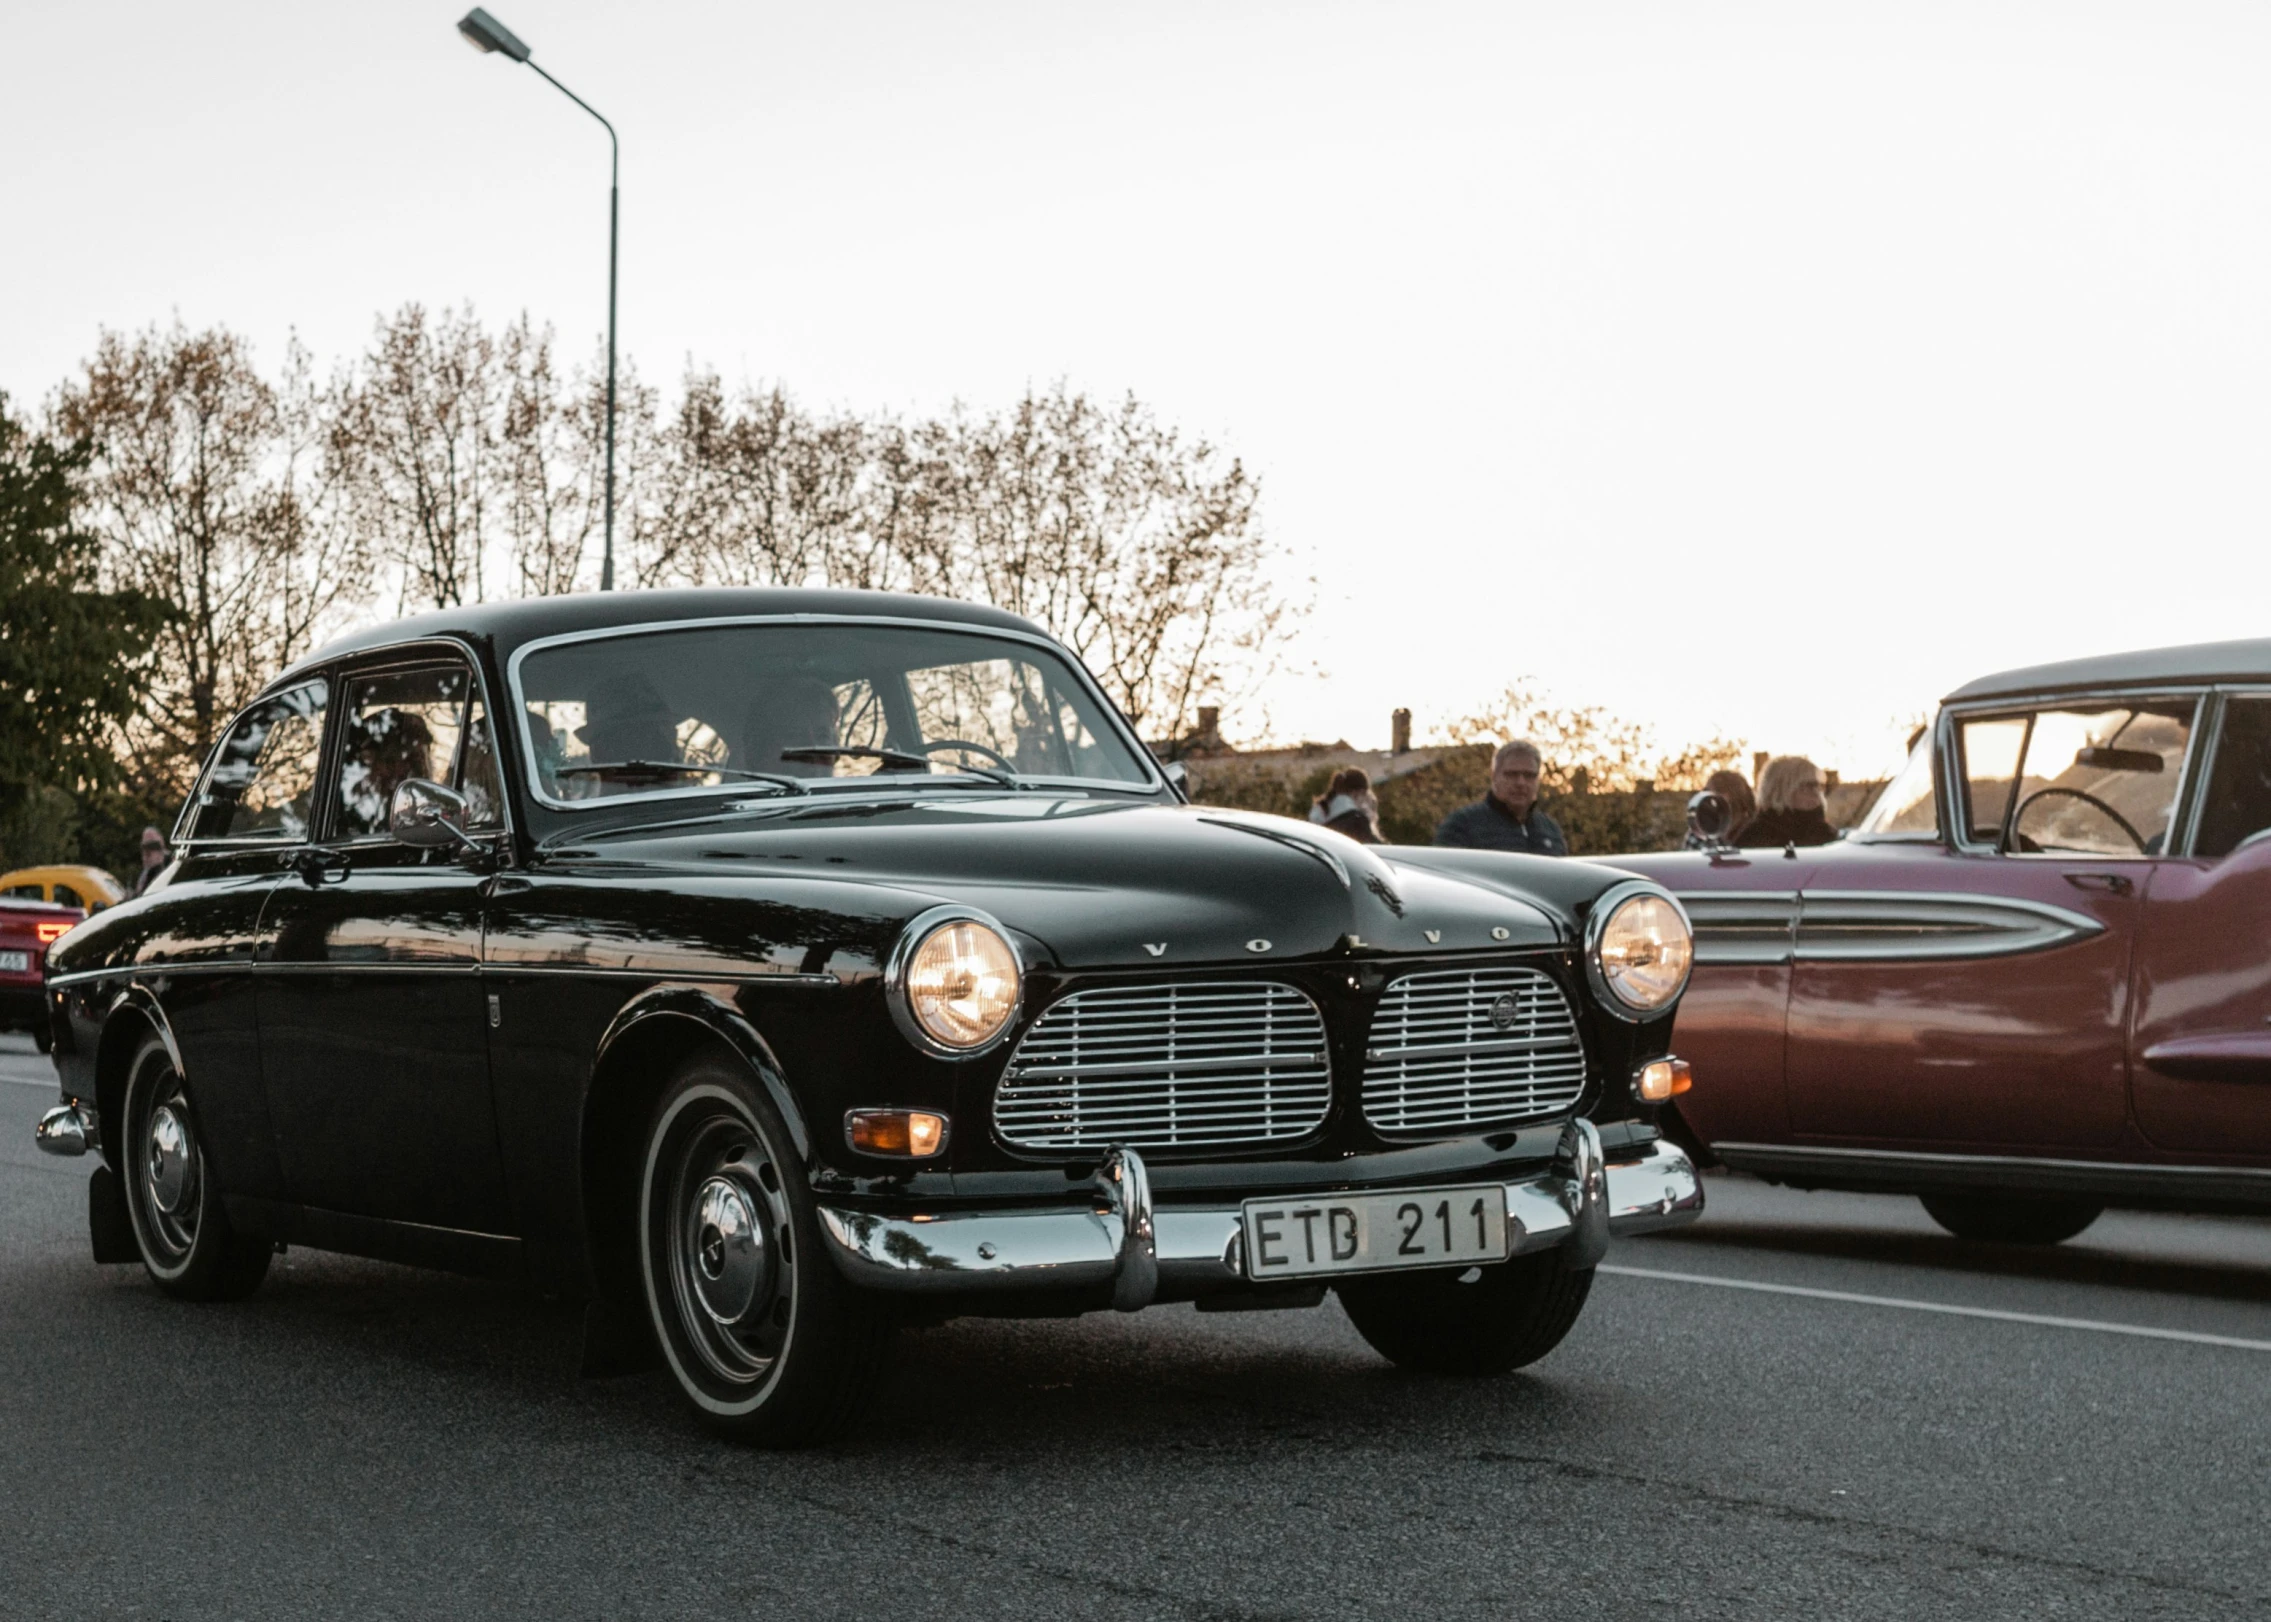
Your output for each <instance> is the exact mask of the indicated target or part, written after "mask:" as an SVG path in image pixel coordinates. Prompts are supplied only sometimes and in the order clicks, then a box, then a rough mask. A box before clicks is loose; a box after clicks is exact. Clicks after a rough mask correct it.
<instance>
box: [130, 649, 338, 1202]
mask: <svg viewBox="0 0 2271 1622" xmlns="http://www.w3.org/2000/svg"><path fill="white" fill-rule="evenodd" d="M329 691H330V690H329V687H328V685H327V684H326V683H325V682H323V681H321V680H316V681H309V682H302V683H299V684H297V685H295V686H293V687H291V688H289V689H287V690H285V691H283V692H281V693H277V694H274V695H272V696H270V697H268V698H265V699H262V700H261V701H259V702H258V703H255V704H253V705H251V706H249V707H248V708H247V709H246V710H245V711H244V712H243V713H242V714H241V715H239V716H238V717H237V718H236V719H235V720H234V721H233V722H231V723H230V725H229V729H228V731H227V732H226V733H224V734H223V735H222V738H221V741H220V743H219V745H218V746H217V747H216V748H215V749H214V751H213V755H212V759H211V760H210V762H209V763H208V764H207V766H206V769H205V773H204V775H203V777H202V778H201V779H200V780H199V782H198V785H197V789H196V792H195V793H194V794H193V795H192V796H191V798H190V802H189V805H188V807H187V808H186V809H185V810H184V811H183V813H182V819H181V823H180V826H179V827H178V828H177V829H176V831H175V835H174V844H175V847H176V848H177V849H178V850H179V851H180V852H181V856H180V859H179V861H178V862H177V863H176V864H175V866H174V869H173V872H172V875H171V877H170V878H169V880H168V882H167V883H166V885H165V887H164V888H163V889H162V890H160V891H158V892H156V894H155V896H154V897H153V899H152V900H151V901H150V902H149V904H147V905H146V906H143V907H141V908H140V909H138V911H137V913H136V915H135V921H134V925H133V929H134V936H133V940H132V944H131V948H130V950H131V952H132V956H133V959H134V962H135V964H136V967H137V970H138V973H137V976H136V979H137V983H138V984H140V985H141V986H142V987H143V988H144V989H145V990H146V991H148V992H149V993H150V994H152V995H153V996H155V997H156V998H157V999H158V1002H159V1005H160V1007H161V1008H163V1010H164V1012H165V1016H166V1024H167V1028H168V1030H169V1031H170V1032H171V1034H172V1036H173V1039H174V1043H175V1045H176V1047H177V1048H178V1049H179V1051H180V1055H181V1067H182V1074H183V1077H184V1080H185V1081H186V1083H187V1085H188V1087H189V1092H190V1097H191V1098H192V1100H193V1101H194V1102H195V1104H196V1106H197V1113H198V1115H199V1117H200V1120H199V1125H200V1126H201V1127H202V1129H203V1133H204V1138H205V1145H206V1149H207V1152H208V1153H210V1154H211V1155H212V1157H213V1167H214V1172H215V1176H216V1179H217V1180H218V1182H219V1184H220V1186H222V1187H223V1188H225V1189H227V1190H228V1191H229V1192H230V1193H231V1194H234V1195H238V1196H243V1197H250V1198H254V1199H277V1198H281V1197H282V1193H283V1179H282V1173H281V1171H280V1169H279V1166H278V1162H277V1157H276V1141H275V1132H274V1127H273V1123H272V1122H271V1121H270V1119H269V1115H268V1106H267V1099H266V1096H265V1094H264V1092H263V1089H262V1086H261V1072H260V1044H259V1025H258V1016H257V1008H256V996H255V991H254V969H253V957H254V948H255V941H256V936H257V932H258V928H259V923H260V915H261V912H262V909H263V907H264V906H265V904H266V902H267V899H268V897H269V895H270V894H271V893H272V892H273V891H274V890H275V888H276V886H277V884H278V883H279V881H280V878H281V875H282V874H284V873H285V872H287V871H288V870H289V866H290V863H291V862H292V860H293V859H294V858H295V857H296V856H297V855H298V854H299V853H300V852H301V851H303V850H305V849H306V848H307V839H308V834H309V829H310V826H311V824H312V822H313V819H314V815H315V808H316V787H317V782H318V779H319V776H320V771H321V766H322V761H323V734H324V717H325V712H326V709H327V707H328V698H329Z"/></svg>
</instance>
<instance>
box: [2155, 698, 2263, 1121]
mask: <svg viewBox="0 0 2271 1622" xmlns="http://www.w3.org/2000/svg"><path fill="white" fill-rule="evenodd" d="M2221 707H2222V711H2223V721H2222V725H2221V726H2220V727H2219V728H2217V729H2216V740H2215V744H2214V748H2213V754H2212V756H2211V758H2210V760H2209V763H2208V767H2207V771H2206V772H2205V774H2204V778H2203V781H2204V784H2205V789H2204V792H2203V793H2202V795H2201V803H2200V813H2199V818H2198V827H2197V830H2196V832H2195V834H2194V838H2193V847H2192V848H2193V856H2192V859H2191V860H2189V861H2179V862H2170V863H2167V864H2166V865H2165V866H2164V867H2163V868H2162V870H2161V871H2160V872H2159V873H2157V874H2156V875H2155V876H2154V879H2153V888H2152V892H2151V894H2150V895H2149V896H2148V898H2147V900H2146V907H2145V919H2144V925H2143V930H2142V933H2141V936H2140V939H2139V942H2138V948H2137V973H2136V1033H2135V1044H2136V1060H2137V1062H2136V1065H2135V1068H2134V1070H2133V1071H2132V1075H2131V1082H2130V1086H2131V1091H2132V1094H2133V1096H2134V1098H2135V1103H2136V1111H2137V1125H2138V1127H2139V1129H2140V1130H2142V1131H2143V1133H2144V1134H2145V1136H2146V1137H2147V1138H2149V1139H2150V1140H2151V1141H2152V1142H2153V1143H2154V1144H2155V1145H2157V1146H2158V1147H2160V1148H2163V1149H2168V1150H2172V1151H2180V1152H2183V1153H2186V1154H2197V1155H2247V1156H2256V1157H2262V1156H2266V1155H2271V694H2264V693H2234V694H2230V695H2228V696H2225V697H2223V698H2222V699H2221Z"/></svg>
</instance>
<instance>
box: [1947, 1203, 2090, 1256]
mask: <svg viewBox="0 0 2271 1622" xmlns="http://www.w3.org/2000/svg"><path fill="white" fill-rule="evenodd" d="M1917 1199H1918V1201H1919V1202H1921V1203H1922V1205H1923V1207H1924V1210H1925V1213H1926V1214H1927V1215H1929V1216H1930V1217H1931V1218H1932V1220H1933V1221H1934V1222H1937V1223H1938V1224H1939V1225H1940V1226H1941V1227H1943V1228H1945V1229H1947V1230H1948V1232H1950V1233H1952V1234H1954V1235H1955V1236H1956V1237H1957V1238H1958V1239H1977V1240H1981V1241H1983V1242H1985V1243H1988V1244H1999V1245H2059V1244H2064V1243H2065V1242H2066V1241H2067V1240H2069V1239H2071V1238H2073V1237H2074V1235H2076V1234H2078V1233H2080V1232H2081V1231H2082V1230H2083V1229H2084V1228H2086V1227H2088V1226H2089V1225H2090V1224H2091V1223H2093V1222H2095V1221H2096V1220H2097V1219H2098V1218H2099V1217H2100V1216H2101V1215H2103V1214H2104V1212H2105V1207H2104V1205H2102V1204H2100V1203H2099V1202H2098V1201H2096V1200H2092V1199H2084V1198H2080V1197H2078V1196H2074V1195H2059V1194H1919V1195H1918V1196H1917Z"/></svg>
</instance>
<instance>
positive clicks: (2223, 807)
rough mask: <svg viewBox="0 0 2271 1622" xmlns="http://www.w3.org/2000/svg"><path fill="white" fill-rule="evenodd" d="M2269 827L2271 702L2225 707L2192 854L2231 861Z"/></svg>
mask: <svg viewBox="0 0 2271 1622" xmlns="http://www.w3.org/2000/svg"><path fill="white" fill-rule="evenodd" d="M2267 828H2271V698H2234V699H2229V700H2227V701H2226V702H2225V704H2224V729H2223V732H2222V733H2221V734H2220V735H2219V736H2218V738H2217V740H2216V763H2215V765H2214V766H2212V767H2210V768H2209V771H2208V792H2207V794H2206V796H2205V797H2204V798H2203V799H2202V801H2201V804H2200V837H2199V840H2198V842H2197V843H2196V844H2195V845H2194V847H2193V849H2194V854H2196V855H2200V856H2228V855H2230V854H2231V853H2232V852H2233V851H2234V850H2236V849H2238V848H2239V846H2240V843H2241V842H2242V841H2243V840H2245V839H2247V838H2248V837H2249V836H2250V835H2253V834H2259V833H2261V832H2263V831H2264V830H2265V829H2267Z"/></svg>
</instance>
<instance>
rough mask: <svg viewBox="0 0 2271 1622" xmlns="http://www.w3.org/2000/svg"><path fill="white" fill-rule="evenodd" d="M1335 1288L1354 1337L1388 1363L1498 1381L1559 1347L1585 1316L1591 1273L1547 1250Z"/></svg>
mask: <svg viewBox="0 0 2271 1622" xmlns="http://www.w3.org/2000/svg"><path fill="white" fill-rule="evenodd" d="M1337 1288H1338V1291H1339V1294H1340V1298H1341V1306H1342V1308H1343V1309H1344V1310H1345V1311H1346V1312H1347V1313H1348V1317H1349V1322H1351V1323H1353V1324H1355V1325H1356V1332H1357V1333H1358V1334H1360V1335H1362V1336H1363V1337H1364V1338H1365V1339H1366V1340H1367V1341H1369V1342H1370V1343H1371V1345H1372V1349H1373V1350H1374V1351H1376V1352H1378V1353H1379V1354H1380V1355H1381V1356H1382V1357H1385V1358H1386V1359H1388V1361H1389V1362H1391V1363H1394V1364H1396V1365H1398V1366H1399V1367H1402V1368H1407V1369H1421V1370H1424V1371H1426V1372H1427V1373H1430V1374H1504V1373H1506V1372H1507V1371H1508V1370H1509V1369H1518V1368H1521V1367H1523V1366H1524V1365H1525V1364H1530V1363H1535V1362H1536V1361H1537V1360H1538V1359H1539V1358H1541V1357H1543V1356H1545V1355H1546V1353H1548V1352H1550V1351H1552V1350H1553V1349H1554V1348H1555V1347H1556V1346H1559V1345H1560V1344H1561V1339H1562V1337H1563V1336H1564V1335H1566V1334H1568V1333H1569V1331H1570V1328H1571V1326H1572V1325H1574V1324H1575V1323H1576V1322H1577V1315H1578V1314H1579V1313H1580V1312H1582V1311H1584V1310H1585V1297H1586V1296H1587V1295H1589V1294H1591V1293H1592V1289H1593V1270H1592V1269H1591V1268H1590V1267H1587V1268H1582V1269H1580V1268H1573V1267H1571V1266H1569V1265H1568V1264H1567V1262H1565V1261H1564V1260H1563V1258H1562V1253H1561V1252H1560V1251H1559V1250H1547V1251H1540V1252H1539V1253H1538V1254H1536V1255H1534V1256H1517V1257H1515V1258H1514V1259H1513V1260H1512V1261H1509V1262H1501V1263H1499V1264H1497V1265H1496V1266H1493V1267H1470V1268H1468V1269H1467V1270H1466V1272H1464V1273H1451V1272H1439V1271H1431V1272H1425V1273H1389V1274H1384V1275H1382V1276H1381V1277H1378V1278H1363V1279H1350V1280H1349V1281H1348V1282H1347V1283H1345V1284H1342V1285H1339V1286H1338V1287H1337Z"/></svg>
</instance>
